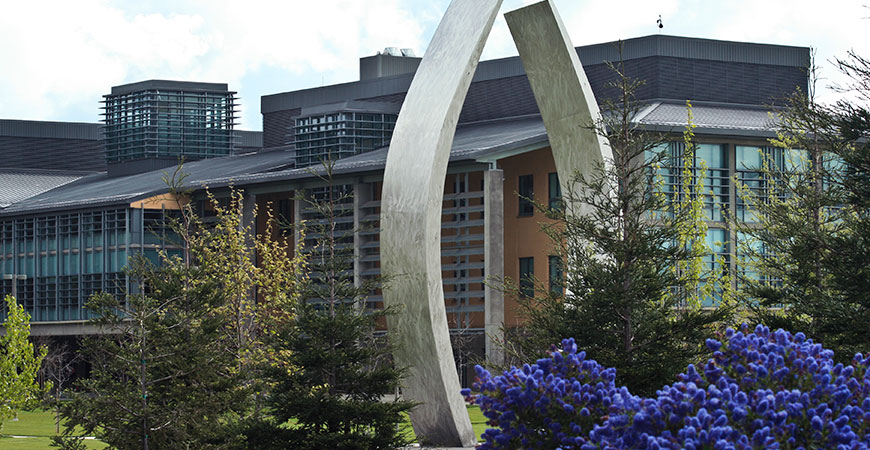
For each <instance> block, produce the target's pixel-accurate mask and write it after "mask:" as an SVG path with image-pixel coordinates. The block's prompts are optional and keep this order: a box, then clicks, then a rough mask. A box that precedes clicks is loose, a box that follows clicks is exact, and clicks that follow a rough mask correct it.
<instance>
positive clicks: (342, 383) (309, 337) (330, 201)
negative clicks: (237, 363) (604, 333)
mask: <svg viewBox="0 0 870 450" xmlns="http://www.w3.org/2000/svg"><path fill="white" fill-rule="evenodd" d="M331 168H332V164H331V162H329V161H327V162H325V163H324V167H323V171H322V181H323V182H324V183H325V184H326V189H325V190H321V192H320V194H319V195H318V196H316V197H315V196H305V195H301V196H299V198H297V201H304V202H305V205H306V206H305V207H306V208H308V209H310V210H311V211H312V212H313V216H314V219H312V220H310V221H309V222H308V223H305V224H303V229H304V233H306V234H308V235H309V236H312V237H313V238H314V239H313V240H314V242H315V243H314V245H313V246H312V247H311V248H307V249H304V250H301V251H303V252H305V254H306V255H307V263H308V265H309V268H310V272H309V273H310V275H309V279H308V283H307V287H306V289H304V290H303V292H304V298H306V299H308V302H306V303H303V304H301V305H299V306H298V310H297V315H296V317H295V318H294V319H293V320H292V321H290V322H288V323H286V324H285V326H283V327H278V328H277V331H276V334H275V339H273V340H272V341H271V345H272V351H273V352H274V353H276V354H285V355H289V359H288V360H287V363H288V364H287V365H285V366H280V365H271V366H269V367H268V368H267V369H266V376H267V380H268V381H269V382H270V384H271V385H272V387H271V390H270V396H269V399H268V402H267V406H268V410H269V411H270V414H271V418H270V420H268V421H261V422H258V423H254V424H253V425H252V426H251V428H250V429H249V431H248V432H247V433H246V434H247V437H248V445H249V446H252V447H255V448H261V449H284V448H294V449H312V450H313V449H323V448H330V449H360V450H362V449H394V448H398V447H401V446H402V445H404V444H405V443H406V442H407V436H406V435H405V433H404V431H403V430H402V429H401V427H400V424H401V423H402V421H403V415H402V413H404V412H407V411H408V410H409V409H410V408H411V406H412V404H411V403H409V402H406V401H403V400H401V399H398V398H392V399H391V398H389V397H392V396H393V395H395V393H396V392H397V390H398V386H399V383H400V381H401V378H402V375H403V374H404V371H403V370H402V369H401V368H396V367H394V366H393V364H392V361H391V358H390V351H391V347H390V342H389V335H388V334H381V333H378V332H377V325H378V324H379V323H382V322H383V320H382V319H383V317H384V316H385V315H387V314H389V313H390V311H387V310H373V309H369V308H366V307H365V306H364V305H365V299H366V297H367V296H368V295H369V294H370V293H371V292H373V290H374V289H376V288H378V285H379V284H378V282H377V280H368V281H364V282H362V283H358V284H357V283H355V282H354V277H353V270H352V268H353V266H352V265H353V257H354V255H353V246H352V245H347V244H349V243H352V242H353V233H354V231H358V230H353V229H349V230H348V229H342V227H341V226H340V225H339V223H340V218H341V217H342V215H343V214H346V212H347V211H348V209H347V208H346V206H347V205H348V204H349V203H352V197H351V195H352V194H351V193H350V192H349V190H348V189H345V188H344V187H343V186H340V185H335V184H334V183H333V182H332V178H331V173H332V169H331ZM287 423H293V425H291V426H289V427H288V426H284V425H283V424H287Z"/></svg>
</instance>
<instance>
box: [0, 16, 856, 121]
mask: <svg viewBox="0 0 870 450" xmlns="http://www.w3.org/2000/svg"><path fill="white" fill-rule="evenodd" d="M532 1H533V0H505V2H504V6H503V8H502V12H505V11H508V10H511V9H514V8H517V7H520V6H523V5H525V4H528V3H531V2H532ZM448 4H449V1H448V0H434V1H432V0H430V1H426V2H423V1H420V0H378V1H360V0H318V1H314V2H309V1H287V0H263V1H252V2H238V1H229V0H178V1H166V2H165V3H164V2H162V0H149V1H145V0H142V1H139V2H129V3H124V2H110V1H108V0H81V1H75V2H72V1H68V0H56V1H26V2H25V1H19V2H12V1H10V2H5V3H4V14H3V15H0V61H3V63H4V67H3V70H0V118H28V119H38V120H77V121H95V120H97V119H98V111H99V110H98V103H97V102H98V101H99V99H100V98H101V96H102V95H103V94H105V93H107V92H108V90H109V88H110V87H111V86H113V85H118V84H123V83H128V82H134V81H139V80H143V79H149V78H168V79H183V80H197V81H211V82H225V83H228V84H229V85H230V88H231V89H233V90H237V91H239V93H240V96H241V97H242V106H243V116H242V126H243V128H254V129H257V128H259V127H260V117H259V97H260V96H261V95H265V94H271V93H276V92H282V91H288V90H295V89H303V88H308V87H314V86H318V85H320V83H321V82H322V83H326V84H331V83H337V82H346V81H352V80H355V79H356V77H357V74H358V72H357V70H358V69H357V59H358V58H359V57H360V56H365V55H371V54H374V52H376V51H377V50H380V49H382V48H383V47H385V46H398V47H411V48H414V50H416V51H417V53H418V54H423V52H424V50H425V47H426V44H427V43H428V40H429V39H430V38H431V35H432V33H433V32H434V30H435V27H436V26H437V24H438V21H439V20H440V18H441V14H443V11H444V9H446V7H447V5H448ZM557 6H558V8H559V10H560V12H561V14H562V16H563V21H564V23H565V25H566V27H567V28H568V31H569V33H570V35H571V38H572V40H573V42H574V44H575V45H583V44H591V43H597V42H606V41H609V40H615V39H621V38H622V39H624V38H630V37H637V36H642V35H647V34H654V33H657V32H659V30H658V29H657V28H656V25H655V20H656V18H658V16H659V15H661V16H662V19H663V20H664V23H665V29H664V30H663V32H664V33H667V34H676V35H685V36H695V37H707V38H715V39H727V40H737V41H753V42H766V43H777V44H788V45H800V46H814V47H817V48H818V49H819V59H820V61H819V62H821V63H825V64H826V60H827V59H830V58H831V57H833V56H842V55H844V54H845V52H846V50H848V49H850V48H854V49H855V50H856V51H858V52H859V53H860V54H864V55H868V54H870V48H868V46H870V26H868V25H870V20H866V19H862V17H866V16H870V10H868V9H866V8H862V7H861V5H860V4H859V3H858V2H853V1H849V0H829V1H827V2H826V3H825V5H823V6H822V5H819V4H818V2H816V1H814V0H795V1H789V2H785V1H774V0H769V1H757V0H732V1H730V2H709V1H702V0H656V1H649V0H611V1H607V2H603V1H586V2H578V1H573V0H559V1H557ZM515 54H516V50H515V48H514V46H513V42H512V41H511V39H510V33H509V32H508V30H507V26H506V25H505V23H504V19H503V18H501V17H499V18H497V20H496V22H495V25H494V27H493V31H492V33H491V36H490V40H489V42H488V44H487V46H486V48H485V50H484V54H483V56H484V58H487V59H488V58H497V57H504V56H510V55H515ZM263 70H266V71H268V72H269V73H270V74H271V75H270V76H272V77H281V80H280V82H276V84H275V85H274V86H270V87H264V86H261V85H257V84H255V83H254V82H253V81H248V83H249V84H250V85H246V84H245V83H246V81H245V80H246V77H250V76H251V75H252V74H256V73H259V72H258V71H263ZM823 74H824V75H826V76H828V77H830V78H833V79H836V74H835V73H834V71H833V70H832V69H826V70H825V71H824V72H823ZM250 79H256V77H254V78H249V80H250ZM266 89H268V91H266Z"/></svg>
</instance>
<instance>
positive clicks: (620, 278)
mask: <svg viewBox="0 0 870 450" xmlns="http://www.w3.org/2000/svg"><path fill="white" fill-rule="evenodd" d="M612 69H613V70H614V71H615V73H616V75H617V77H616V82H615V83H613V85H612V87H613V88H614V89H615V91H616V92H618V93H619V98H618V99H616V100H615V101H610V100H608V101H605V103H604V105H603V114H602V116H603V119H602V121H601V122H600V123H596V124H591V125H590V126H593V127H594V128H595V130H596V131H597V132H598V133H600V134H601V135H603V136H604V137H606V138H607V139H608V141H609V142H610V146H611V150H612V154H613V160H612V161H610V163H611V164H609V165H607V166H605V165H599V166H597V167H595V168H594V170H592V172H591V174H589V175H586V176H583V175H580V174H577V175H575V176H574V177H573V179H572V180H570V183H571V184H573V185H574V187H575V188H572V189H568V190H567V197H566V199H565V200H566V201H565V202H564V204H563V205H564V206H563V207H562V208H556V209H549V210H547V213H548V214H549V216H550V218H553V219H556V220H555V222H554V223H553V224H551V225H545V227H544V228H545V231H546V232H547V233H548V235H549V236H550V238H551V242H552V243H553V246H554V251H555V252H556V253H557V254H558V256H559V257H560V258H561V259H562V261H564V262H563V264H564V266H563V272H564V274H565V278H566V279H565V285H564V290H563V289H561V288H556V289H546V288H545V289H541V290H539V291H540V292H543V294H542V295H539V296H537V297H535V298H527V297H524V296H522V295H520V296H518V297H519V298H520V303H521V306H522V308H523V312H524V315H525V316H526V318H527V320H528V322H527V324H526V326H525V328H526V330H527V333H528V335H529V338H528V339H526V340H525V341H524V342H523V344H522V349H523V352H524V353H526V354H527V355H535V356H537V355H540V353H541V352H543V351H545V350H546V349H548V348H549V347H550V345H552V344H554V343H558V342H561V340H562V339H566V338H569V337H574V338H575V339H576V341H577V343H578V346H579V347H581V348H582V349H584V350H585V351H586V352H587V354H588V355H589V357H590V358H593V359H595V360H597V361H598V362H600V363H601V364H603V365H605V366H610V367H615V368H616V369H617V377H618V381H619V383H621V384H625V385H627V386H628V387H629V388H630V389H631V391H632V392H633V393H651V392H653V390H654V389H655V388H656V387H658V386H660V385H661V382H662V380H669V379H672V378H673V377H674V376H675V375H676V374H677V373H679V372H680V370H682V369H683V368H685V366H686V364H687V363H691V362H695V359H696V358H697V357H698V355H699V354H700V352H701V351H702V349H701V348H700V346H698V345H696V344H693V343H697V342H703V341H704V339H703V338H704V337H706V336H707V335H709V334H710V333H711V332H712V327H713V326H714V325H715V324H716V323H717V322H719V321H720V320H722V319H723V318H725V317H726V316H727V313H728V308H713V309H706V308H701V306H700V305H701V300H702V299H703V298H704V297H705V296H709V295H710V293H711V292H712V279H710V280H708V279H707V278H710V277H708V276H707V275H708V274H707V271H706V270H705V269H703V267H702V258H704V257H705V256H707V253H708V252H709V249H707V248H706V245H704V239H705V236H704V233H705V232H706V227H705V226H704V225H703V223H700V217H699V215H700V209H701V207H702V206H703V202H704V196H705V194H704V191H703V185H702V184H701V180H702V179H703V177H704V175H703V174H697V173H695V172H694V171H693V170H692V167H691V166H686V167H683V168H681V169H676V170H679V171H680V172H682V183H683V184H682V188H681V189H678V190H677V191H676V192H663V191H662V189H663V186H662V184H661V183H660V182H657V181H656V180H657V176H656V175H655V174H656V173H657V172H658V171H659V170H661V166H662V165H663V164H668V163H673V161H672V160H670V159H669V158H670V155H669V154H668V152H667V149H668V147H667V141H666V139H667V137H666V136H665V135H662V134H660V133H655V132H650V131H648V130H645V129H644V128H643V126H642V125H641V124H638V123H637V122H635V121H634V118H635V117H636V116H637V114H638V112H639V110H640V108H641V107H642V105H641V104H639V103H638V102H637V101H636V100H635V98H634V92H635V91H636V89H637V88H638V87H639V86H640V85H641V84H642V83H641V82H639V81H636V80H632V79H630V78H629V77H628V76H626V75H625V73H624V70H623V68H622V67H621V66H620V65H614V66H612ZM690 122H691V118H690ZM686 139H687V141H686V145H685V148H686V149H687V154H689V156H688V157H685V155H683V156H684V158H683V159H684V160H688V159H689V158H690V157H691V159H692V161H693V159H694V158H693V148H694V145H693V143H692V139H691V129H689V132H688V133H687V135H686ZM580 204H582V205H587V207H588V208H589V211H590V212H588V213H586V214H579V213H578V211H575V210H574V206H573V205H580ZM544 209H546V208H544Z"/></svg>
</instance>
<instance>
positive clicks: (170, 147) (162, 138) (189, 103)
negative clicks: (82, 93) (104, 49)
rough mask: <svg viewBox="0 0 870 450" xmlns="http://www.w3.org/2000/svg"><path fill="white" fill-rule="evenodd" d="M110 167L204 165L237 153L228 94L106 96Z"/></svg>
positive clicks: (232, 100) (150, 91)
mask: <svg viewBox="0 0 870 450" xmlns="http://www.w3.org/2000/svg"><path fill="white" fill-rule="evenodd" d="M104 98H105V99H104V101H103V103H104V104H105V105H104V107H103V109H104V112H103V116H104V117H103V122H104V123H105V129H104V131H105V138H106V140H105V145H106V162H108V163H109V164H112V163H119V162H122V161H129V160H139V159H146V158H175V159H177V158H181V157H184V158H185V159H188V160H191V159H202V158H208V157H212V156H223V155H229V154H231V153H232V151H233V124H234V120H235V106H236V104H235V96H234V93H233V92H229V91H222V92H221V91H217V92H209V91H181V90H163V89H147V90H142V91H136V92H131V93H125V94H118V95H106V96H104Z"/></svg>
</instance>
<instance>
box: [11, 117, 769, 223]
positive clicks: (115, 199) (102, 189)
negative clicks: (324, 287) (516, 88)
mask: <svg viewBox="0 0 870 450" xmlns="http://www.w3.org/2000/svg"><path fill="white" fill-rule="evenodd" d="M693 114H694V123H695V124H696V126H697V128H696V129H695V133H696V134H698V135H705V136H713V137H715V136H735V135H740V136H751V137H756V138H766V137H772V136H774V133H773V127H774V125H775V122H774V118H773V117H772V116H771V115H770V114H769V113H768V112H767V111H765V110H763V109H760V108H757V107H751V106H745V107H744V106H733V105H717V104H697V105H694V106H693ZM686 118H687V112H686V107H685V105H683V104H677V103H667V102H654V103H651V104H650V105H649V106H648V107H647V108H646V109H644V110H643V111H642V112H641V113H640V114H639V117H638V120H639V121H640V123H642V124H644V125H647V126H650V127H655V128H658V129H661V130H663V131H672V132H675V133H678V132H682V129H683V127H685V125H686V122H687V120H686ZM547 145H548V140H547V133H546V130H545V128H544V124H543V122H542V121H541V118H540V117H539V116H536V115H535V116H523V117H514V118H509V119H500V120H493V121H483V122H476V123H468V124H462V125H460V126H459V127H458V128H457V130H456V134H455V136H454V140H453V147H452V149H451V154H450V162H451V163H456V162H461V161H466V162H490V161H492V160H495V159H499V158H501V157H504V156H505V155H509V154H512V152H513V153H517V152H523V151H529V150H533V149H536V148H543V147H545V146H547ZM386 158H387V148H386V147H384V148H380V149H378V150H375V151H372V152H368V153H363V154H359V155H356V156H353V157H349V158H345V159H342V160H339V161H337V162H336V163H335V165H334V167H333V174H334V175H347V174H357V173H359V174H363V173H366V172H377V171H381V170H382V169H383V168H384V167H385V165H386ZM294 160H295V154H294V152H292V151H264V152H260V153H249V154H244V155H233V156H225V157H219V158H211V159H204V160H200V161H195V162H191V163H187V164H185V166H184V172H185V173H186V174H187V175H188V177H187V179H186V185H187V186H189V187H192V188H200V187H204V186H209V187H213V188H220V187H225V186H228V185H235V186H250V185H257V184H265V183H275V182H289V181H294V180H298V181H304V180H306V179H312V178H314V177H315V174H314V173H312V171H313V170H317V169H316V168H315V169H312V168H311V167H308V168H300V169H295V168H293V163H294ZM171 170H172V169H171V168H169V169H164V170H157V171H152V172H147V173H142V174H136V175H130V176H124V177H117V178H108V177H107V176H106V174H98V175H91V176H87V177H83V178H81V179H78V180H77V181H74V182H71V183H68V184H64V185H62V186H60V187H57V188H55V189H52V190H50V191H48V192H43V193H41V194H40V195H36V196H32V197H30V198H27V199H25V200H22V201H18V202H17V203H15V204H13V205H11V206H9V207H7V208H6V209H4V210H2V211H0V214H2V215H20V214H31V213H37V212H41V211H47V210H56V209H75V208H85V207H94V206H100V205H107V204H123V203H131V202H134V201H136V200H139V199H142V198H147V197H150V196H153V195H157V194H160V193H163V192H165V191H166V185H165V183H164V181H163V176H164V174H165V173H166V172H167V171H171Z"/></svg>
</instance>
